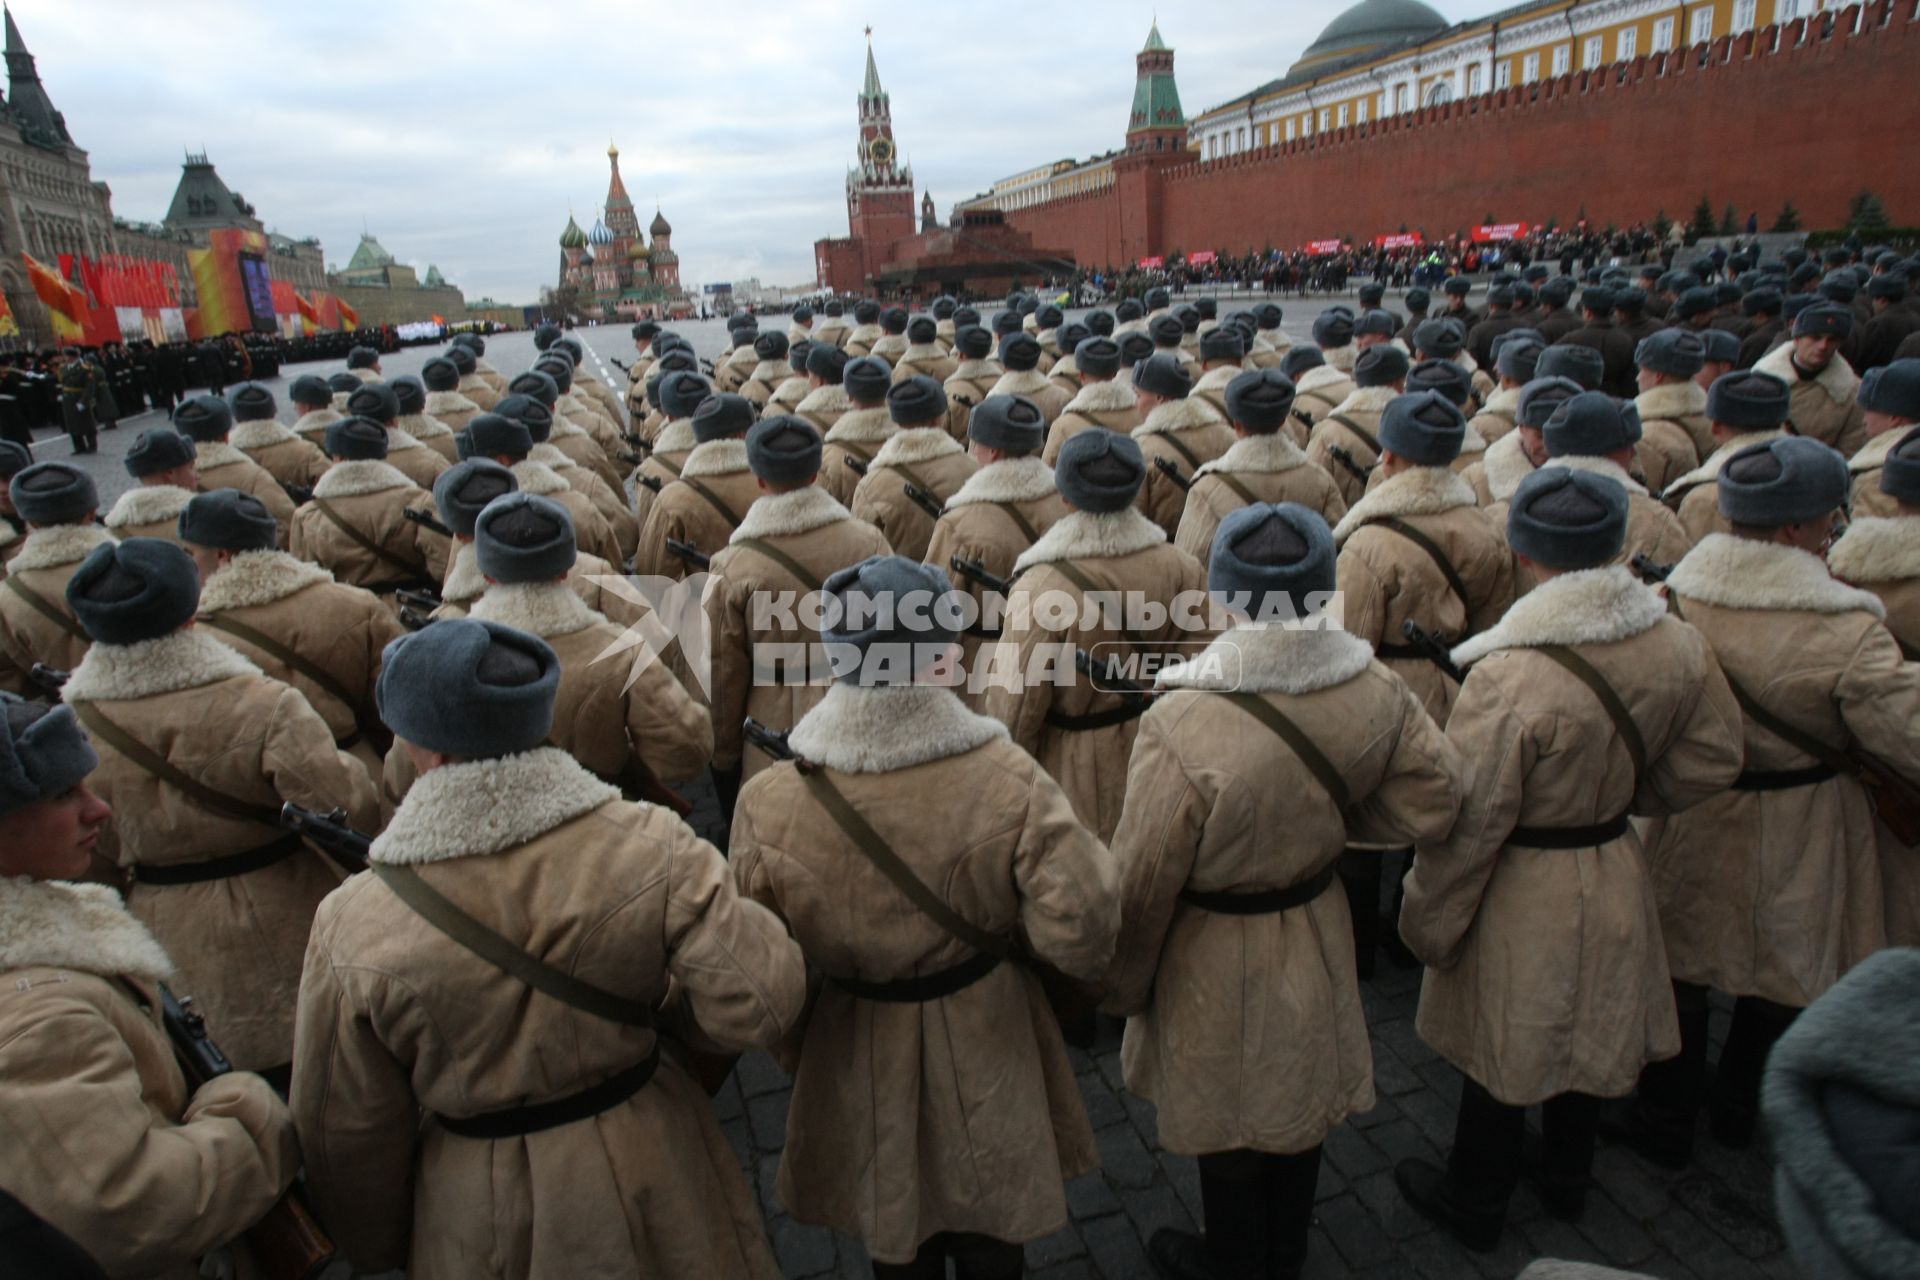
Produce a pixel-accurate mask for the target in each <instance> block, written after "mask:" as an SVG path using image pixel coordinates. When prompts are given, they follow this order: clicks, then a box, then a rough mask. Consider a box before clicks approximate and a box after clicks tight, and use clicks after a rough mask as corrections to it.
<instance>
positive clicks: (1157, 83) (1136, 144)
mask: <svg viewBox="0 0 1920 1280" xmlns="http://www.w3.org/2000/svg"><path fill="white" fill-rule="evenodd" d="M1133 65H1134V76H1135V79H1134V84H1133V110H1132V111H1131V113H1129V115H1128V116H1127V149H1126V153H1125V154H1124V155H1121V156H1119V157H1118V158H1116V159H1115V160H1114V162H1113V176H1114V185H1115V187H1116V195H1117V197H1118V203H1119V209H1120V249H1121V256H1122V259H1123V261H1125V262H1132V261H1134V260H1136V259H1138V258H1142V257H1146V256H1148V255H1151V254H1157V253H1160V252H1161V251H1162V250H1163V249H1164V248H1165V246H1164V245H1163V244H1162V243H1161V232H1160V229H1161V214H1160V206H1161V191H1162V188H1163V186H1164V183H1163V181H1162V178H1161V175H1162V174H1163V173H1164V172H1165V171H1166V170H1167V169H1170V168H1172V167H1173V166H1174V165H1178V164H1185V163H1186V162H1187V161H1188V160H1191V159H1192V158H1193V155H1192V153H1191V152H1189V151H1188V150H1187V117H1186V115H1185V113H1184V112H1182V111H1181V110H1180V89H1179V87H1178V86H1177V85H1175V84H1174V82H1173V50H1172V49H1170V48H1168V47H1167V42H1166V41H1165V40H1162V39H1161V38H1160V24H1159V23H1157V22H1156V23H1154V24H1153V29H1152V30H1150V31H1148V32H1147V43H1146V45H1145V46H1144V47H1143V48H1142V49H1141V50H1140V52H1139V53H1137V54H1135V55H1134V58H1133Z"/></svg>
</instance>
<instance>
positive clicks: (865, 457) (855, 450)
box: [827, 440, 873, 467]
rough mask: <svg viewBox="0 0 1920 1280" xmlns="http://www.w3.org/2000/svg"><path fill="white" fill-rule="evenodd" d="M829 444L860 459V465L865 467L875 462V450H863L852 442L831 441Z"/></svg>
mask: <svg viewBox="0 0 1920 1280" xmlns="http://www.w3.org/2000/svg"><path fill="white" fill-rule="evenodd" d="M827 443H829V444H831V445H834V446H835V447H837V448H838V449H839V450H840V452H842V453H850V454H852V455H853V456H854V457H856V458H858V459H860V465H861V466H863V467H864V466H866V465H867V464H868V463H869V462H872V461H873V450H871V449H863V448H861V447H860V446H859V445H857V444H854V443H852V442H851V441H847V440H830V441H828V442H827Z"/></svg>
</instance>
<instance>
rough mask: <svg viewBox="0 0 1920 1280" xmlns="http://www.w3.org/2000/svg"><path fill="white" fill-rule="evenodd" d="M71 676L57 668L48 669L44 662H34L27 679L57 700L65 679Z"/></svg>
mask: <svg viewBox="0 0 1920 1280" xmlns="http://www.w3.org/2000/svg"><path fill="white" fill-rule="evenodd" d="M71 674H72V673H71V672H67V671H62V670H60V669H59V668H58V667H50V666H48V665H47V664H46V663H44V662H36V663H34V664H33V667H32V669H31V670H29V671H28V672H27V678H28V679H30V680H32V681H33V682H34V683H35V684H37V685H39V686H40V687H41V688H42V689H45V690H46V691H47V692H48V693H50V694H52V695H53V696H54V697H56V698H57V697H59V696H60V690H62V689H64V688H65V687H66V684H67V677H68V676H69V675H71Z"/></svg>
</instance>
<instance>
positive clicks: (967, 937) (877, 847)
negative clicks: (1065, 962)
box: [800, 769, 1013, 960]
mask: <svg viewBox="0 0 1920 1280" xmlns="http://www.w3.org/2000/svg"><path fill="white" fill-rule="evenodd" d="M800 779H801V781H802V782H804V783H805V784H806V787H807V790H808V791H810V792H812V793H813V798H814V799H815V800H817V801H818V802H819V803H820V807H821V808H823V809H825V810H826V811H827V816H828V817H830V818H832V819H833V821H834V824H835V825H837V826H838V827H839V828H840V830H842V831H844V832H845V833H846V834H847V838H848V839H850V840H852V841H853V847H854V848H855V849H857V850H859V851H860V854H861V856H862V857H864V858H865V859H866V860H867V861H868V862H870V863H872V864H873V867H874V869H875V870H877V871H879V872H880V874H881V875H883V876H885V877H886V878H887V879H888V880H890V881H892V882H893V886H894V888H896V889H898V890H900V892H902V893H904V894H906V895H907V897H908V899H909V900H911V901H912V903H913V905H914V906H916V907H918V908H920V911H921V913H922V914H924V915H925V916H926V917H927V918H928V919H929V920H931V921H933V922H934V923H935V924H937V925H939V926H940V927H941V928H942V929H944V930H945V931H946V932H947V933H948V934H950V935H952V936H953V937H954V938H956V939H958V940H959V941H961V942H964V943H966V944H967V945H968V946H970V947H972V948H973V949H974V950H976V951H982V952H985V953H986V954H987V955H990V956H993V957H995V958H996V959H1000V960H1005V959H1007V958H1008V956H1009V955H1010V954H1011V953H1012V950H1013V948H1012V946H1011V945H1010V944H1009V943H1008V941H1007V939H1005V938H1003V937H1000V936H999V935H997V934H992V933H988V932H987V931H986V930H984V929H982V928H980V927H979V926H977V925H975V924H974V923H973V922H972V921H970V920H968V919H966V918H965V917H964V916H962V915H961V914H960V913H959V912H957V911H955V910H954V909H953V908H952V907H950V906H948V905H947V902H946V900H945V899H944V898H942V897H941V896H940V895H939V894H937V893H935V892H934V891H933V890H932V889H931V888H930V887H928V885H927V882H926V881H924V880H922V879H921V878H920V877H919V876H917V875H915V874H914V873H913V869H912V868H911V867H909V866H907V864H906V863H905V862H903V861H901V859H900V855H899V854H897V853H895V852H894V851H893V846H892V845H890V844H888V843H887V841H886V839H885V837H883V836H882V835H881V834H880V833H879V832H878V831H875V830H874V829H873V827H872V826H871V825H870V824H869V823H868V822H867V820H866V818H865V817H863V816H861V813H860V811H859V810H858V809H856V808H854V807H853V803H852V802H851V801H849V800H848V799H847V798H846V796H845V795H843V794H841V791H840V788H838V787H836V786H834V785H833V783H832V782H831V781H830V780H829V779H828V778H827V776H826V774H825V773H823V772H822V771H821V770H819V769H802V770H801V771H800Z"/></svg>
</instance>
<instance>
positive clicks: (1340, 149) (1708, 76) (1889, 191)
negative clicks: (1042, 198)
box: [1007, 0, 1920, 270]
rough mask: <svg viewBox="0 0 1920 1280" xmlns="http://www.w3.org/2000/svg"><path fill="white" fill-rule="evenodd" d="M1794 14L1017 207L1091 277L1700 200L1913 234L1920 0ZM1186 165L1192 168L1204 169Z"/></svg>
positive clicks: (1154, 160) (1142, 171)
mask: <svg viewBox="0 0 1920 1280" xmlns="http://www.w3.org/2000/svg"><path fill="white" fill-rule="evenodd" d="M1852 13H1853V11H1852V10H1846V11H1842V12H1841V13H1839V14H1821V15H1815V16H1814V17H1812V18H1801V19H1796V20H1794V21H1792V22H1789V23H1787V24H1785V25H1784V26H1779V27H1767V28H1763V29H1761V30H1759V31H1754V32H1748V33H1746V34H1744V35H1740V36H1734V37H1722V38H1720V39H1718V40H1715V41H1713V42H1712V43H1710V44H1706V45H1702V46H1697V47H1693V48H1686V49H1679V50H1675V51H1674V52H1671V53H1667V54H1659V55H1652V56H1643V57H1640V58H1636V59H1634V60H1632V61H1630V62H1625V63H1617V64H1613V65H1609V66H1605V67H1600V68H1596V69H1594V70H1591V71H1579V72H1575V73H1572V74H1570V75H1565V76H1560V77H1557V78H1551V79H1546V80H1542V81H1540V82H1538V83H1536V84H1532V85H1525V86H1515V87H1510V88H1505V89H1500V90H1497V91H1495V92H1492V93H1487V94H1483V95H1480V96H1478V97H1472V98H1464V99H1456V100H1455V101H1453V102H1451V103H1448V104H1446V105H1444V106H1437V107H1428V108H1423V109H1420V110H1416V111H1412V112H1409V113H1406V114H1403V115H1397V116H1388V117H1386V118H1383V119H1376V120H1372V121H1369V122H1367V123H1365V124H1357V125H1349V126H1347V127H1344V128H1339V129H1335V130H1331V131H1329V132H1327V133H1325V134H1319V135H1316V136H1312V137H1306V138H1300V139H1295V140H1293V141H1291V142H1281V143H1277V144H1274V145H1270V146H1265V147H1259V148H1255V149H1251V150H1248V151H1245V152H1241V153H1239V154H1236V155H1232V156H1224V157H1222V158H1220V159H1217V160H1211V161H1197V160H1193V159H1190V158H1189V159H1184V160H1182V161H1178V162H1174V161H1173V158H1172V157H1165V158H1163V157H1160V156H1151V157H1145V156H1143V157H1139V158H1138V159H1137V160H1136V161H1135V162H1134V163H1126V162H1124V161H1123V162H1122V163H1121V164H1120V165H1117V166H1116V170H1117V172H1116V180H1115V182H1114V184H1113V185H1112V186H1110V187H1108V188H1106V189H1104V190H1101V191H1097V192H1093V193H1089V194H1084V195H1075V196H1069V197H1066V198H1063V199H1058V200H1053V201H1049V202H1047V203H1044V204H1037V205H1032V206H1029V207H1026V208H1022V209H1015V210H1010V211H1008V213H1007V221H1008V223H1009V224H1010V225H1012V226H1014V227H1016V228H1018V229H1019V230H1021V231H1024V232H1026V233H1028V234H1029V235H1030V236H1031V237H1032V238H1033V240H1034V241H1035V242H1037V243H1041V244H1046V245H1053V246H1058V247H1060V248H1062V249H1071V251H1072V253H1073V256H1074V259H1075V260H1076V261H1077V262H1078V263H1080V265H1082V266H1085V267H1089V268H1093V269H1096V270H1097V269H1100V268H1103V267H1105V266H1108V265H1112V266H1116V267H1118V266H1122V265H1124V264H1127V263H1131V262H1134V261H1137V260H1138V259H1140V258H1143V257H1149V256H1157V255H1162V254H1165V253H1168V252H1170V251H1172V250H1180V251H1183V252H1193V251H1195V250H1199V249H1220V250H1225V251H1229V252H1234V253H1240V252H1244V251H1246V250H1249V249H1252V250H1260V249H1264V248H1266V247H1268V246H1272V247H1274V248H1278V249H1283V250H1291V249H1297V248H1300V247H1302V246H1304V245H1305V244H1306V243H1307V242H1308V241H1312V240H1326V239H1333V238H1335V237H1352V238H1353V239H1354V240H1355V241H1356V242H1363V241H1365V240H1367V239H1370V238H1371V237H1373V236H1375V235H1378V234H1389V233H1393V232H1397V231H1399V230H1401V228H1402V226H1403V225H1404V226H1405V227H1406V228H1407V229H1410V230H1417V229H1424V230H1425V231H1426V233H1427V235H1428V236H1429V238H1433V239H1437V238H1439V237H1442V236H1451V235H1453V234H1455V233H1456V232H1459V231H1462V230H1464V229H1466V228H1470V227H1473V226H1475V225H1478V224H1479V223H1481V222H1483V221H1485V220H1486V219H1487V217H1488V215H1492V217H1493V219H1494V221H1496V222H1520V221H1526V222H1544V221H1546V220H1547V219H1549V218H1557V219H1559V220H1560V222H1561V224H1562V225H1567V224H1570V223H1571V222H1572V221H1573V220H1574V218H1575V217H1577V216H1578V215H1579V211H1580V210H1581V209H1582V208H1584V209H1585V213H1586V217H1587V218H1588V220H1589V221H1590V222H1591V223H1593V224H1594V225H1597V226H1602V225H1605V224H1607V223H1610V222H1611V223H1616V224H1618V225H1621V226H1627V225H1631V224H1633V223H1637V222H1643V221H1646V220H1649V219H1651V218H1652V217H1653V216H1654V213H1655V212H1656V211H1657V210H1662V209H1664V211H1665V212H1666V214H1667V216H1668V217H1670V218H1673V219H1675V220H1676V221H1684V220H1685V219H1686V218H1687V217H1688V215H1689V214H1690V213H1691V212H1692V210H1693V208H1694V206H1695V205H1697V204H1698V203H1699V201H1700V198H1701V197H1702V196H1703V195H1704V196H1706V197H1707V198H1708V199H1709V200H1710V201H1711V202H1712V204H1713V207H1714V208H1715V209H1716V210H1718V209H1721V208H1724V207H1725V206H1726V205H1728V204H1729V203H1730V204H1732V205H1733V206H1734V207H1735V208H1736V209H1737V210H1738V211H1739V213H1740V215H1741V216H1742V217H1743V218H1744V216H1745V215H1746V214H1747V213H1749V212H1752V213H1755V214H1757V215H1758V216H1759V218H1760V225H1761V226H1762V228H1763V229H1764V228H1765V227H1766V226H1768V225H1769V224H1770V223H1771V221H1772V219H1773V217H1774V215H1775V214H1776V213H1777V212H1778V211H1779V209H1780V208H1781V206H1782V205H1783V204H1785V203H1786V202H1789V201H1791V202H1792V203H1793V204H1794V206H1795V207H1796V208H1798V209H1799V210H1800V213H1801V216H1802V218H1803V219H1804V221H1805V224H1806V225H1807V226H1810V227H1833V226H1839V225H1841V224H1843V223H1844V222H1845V220H1846V212H1847V205H1848V202H1849V201H1850V200H1851V199H1852V198H1853V197H1854V196H1855V195H1856V194H1858V193H1859V192H1860V191H1862V190H1872V191H1873V192H1875V193H1876V194H1877V195H1879V196H1880V197H1881V199H1882V200H1883V201H1884V202H1885V204H1886V206H1887V208H1888V209H1889V211H1890V212H1891V213H1892V215H1893V218H1894V220H1895V221H1896V222H1902V223H1907V222H1920V171H1916V170H1915V168H1914V166H1913V165H1912V164H1911V156H1912V148H1913V145H1914V139H1915V137H1916V136H1920V95H1916V94H1915V93H1914V92H1913V74H1914V69H1915V68H1916V67H1917V66H1920V31H1917V30H1916V26H1920V22H1916V6H1915V3H1914V0H1902V2H1901V3H1898V4H1890V3H1888V2H1887V0H1880V2H1879V3H1874V4H1869V5H1867V6H1866V7H1865V9H1864V12H1862V13H1861V17H1860V24H1859V30H1858V31H1857V32H1855V31H1853V30H1852V29H1851V23H1850V19H1851V15H1852ZM1192 154H1193V153H1192V152H1188V153H1186V155H1187V156H1188V157H1191V155H1192Z"/></svg>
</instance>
